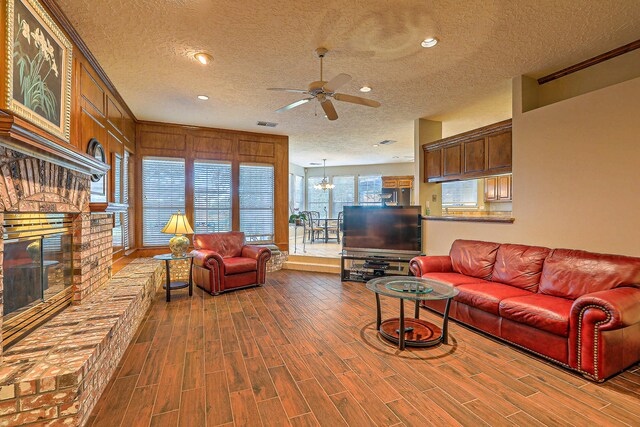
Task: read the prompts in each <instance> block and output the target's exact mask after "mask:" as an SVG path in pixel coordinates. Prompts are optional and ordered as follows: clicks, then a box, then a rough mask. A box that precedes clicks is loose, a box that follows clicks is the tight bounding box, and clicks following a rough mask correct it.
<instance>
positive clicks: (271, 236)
mask: <svg viewBox="0 0 640 427" xmlns="http://www.w3.org/2000/svg"><path fill="white" fill-rule="evenodd" d="M243 166H247V167H252V166H253V167H263V168H264V167H266V168H271V174H272V186H271V208H270V209H264V208H258V209H256V208H249V209H247V208H245V209H243V208H242V167H243ZM237 182H238V188H237V189H236V191H237V194H238V229H239V230H240V231H241V232H243V233H245V239H246V241H247V242H251V243H255V244H269V243H274V241H275V233H276V203H275V200H276V188H275V182H276V167H275V165H274V164H273V163H260V162H238V181H237ZM232 192H233V190H232ZM243 210H249V211H255V210H265V211H267V210H270V211H271V233H270V234H249V233H247V232H246V231H244V230H243V227H242V211H243ZM255 236H259V237H262V236H269V238H267V239H259V238H258V239H255Z"/></svg>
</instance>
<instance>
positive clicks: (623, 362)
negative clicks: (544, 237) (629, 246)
mask: <svg viewBox="0 0 640 427" xmlns="http://www.w3.org/2000/svg"><path fill="white" fill-rule="evenodd" d="M639 324H640V289H639V288H635V287H629V286H625V287H620V288H615V289H610V290H607V291H600V292H593V293H591V294H587V295H583V296H581V297H580V298H578V299H576V300H575V301H574V302H573V305H572V307H571V315H570V318H569V366H571V367H572V368H574V369H577V370H579V371H580V372H582V373H584V374H586V375H588V376H589V377H591V378H592V379H594V380H596V381H603V380H604V379H606V378H608V377H610V376H611V375H613V374H615V373H617V372H620V371H621V370H623V369H625V368H626V367H628V366H629V365H631V364H633V363H636V362H637V359H636V357H634V355H637V354H639V353H638V352H639V351H640V348H638V345H639V343H638V341H637V340H633V339H628V338H625V337H627V335H629V334H633V333H634V331H635V330H638V325H639ZM629 336H630V335H629Z"/></svg>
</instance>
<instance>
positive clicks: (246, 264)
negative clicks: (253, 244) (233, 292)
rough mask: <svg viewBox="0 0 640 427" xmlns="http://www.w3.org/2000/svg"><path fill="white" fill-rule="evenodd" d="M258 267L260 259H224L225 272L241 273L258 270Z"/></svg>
mask: <svg viewBox="0 0 640 427" xmlns="http://www.w3.org/2000/svg"><path fill="white" fill-rule="evenodd" d="M257 269H258V261H256V260H255V259H251V258H240V257H234V258H225V259H224V273H225V275H227V274H239V273H247V272H250V271H256V270H257Z"/></svg>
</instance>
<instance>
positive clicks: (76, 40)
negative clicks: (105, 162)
mask: <svg viewBox="0 0 640 427" xmlns="http://www.w3.org/2000/svg"><path fill="white" fill-rule="evenodd" d="M40 1H41V3H42V4H43V5H44V6H45V7H46V8H47V9H48V10H49V13H50V14H51V16H52V17H53V18H54V19H55V20H56V21H57V22H58V24H59V25H60V26H61V27H62V29H63V30H64V31H65V32H66V33H67V35H68V36H69V38H70V39H71V40H72V42H73V44H74V45H75V47H76V48H78V50H79V51H80V52H82V54H83V55H84V57H85V58H86V59H87V61H88V62H89V64H91V66H92V67H93V69H94V71H95V72H96V74H98V76H99V77H100V79H101V80H102V82H103V83H104V84H105V86H106V87H107V89H108V90H109V91H110V92H111V93H112V94H113V96H114V97H115V98H116V99H117V100H118V102H119V103H120V104H121V106H122V107H123V108H124V109H125V110H127V113H128V114H129V116H131V118H132V119H133V120H134V121H137V120H138V119H136V116H135V114H133V112H132V111H131V109H129V106H128V105H127V103H126V102H125V101H124V98H123V97H122V95H120V93H119V92H118V90H117V89H116V87H115V85H114V84H113V82H112V81H111V79H110V78H109V76H107V73H106V72H105V71H104V69H103V68H102V66H101V65H100V63H99V62H98V60H97V59H96V57H95V56H93V53H91V51H90V50H89V48H88V47H87V45H86V43H85V42H84V40H82V37H80V34H78V32H77V31H76V29H75V28H74V27H73V25H72V24H71V21H69V18H67V15H65V13H64V12H63V11H62V9H60V6H58V3H57V2H56V0H40Z"/></svg>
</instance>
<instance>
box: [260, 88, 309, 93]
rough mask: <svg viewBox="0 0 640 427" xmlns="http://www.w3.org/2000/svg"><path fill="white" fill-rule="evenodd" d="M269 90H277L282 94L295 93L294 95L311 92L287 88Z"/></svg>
mask: <svg viewBox="0 0 640 427" xmlns="http://www.w3.org/2000/svg"><path fill="white" fill-rule="evenodd" d="M267 90H277V91H280V92H293V93H308V92H309V91H306V90H303V89H287V88H286V87H270V88H267Z"/></svg>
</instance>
